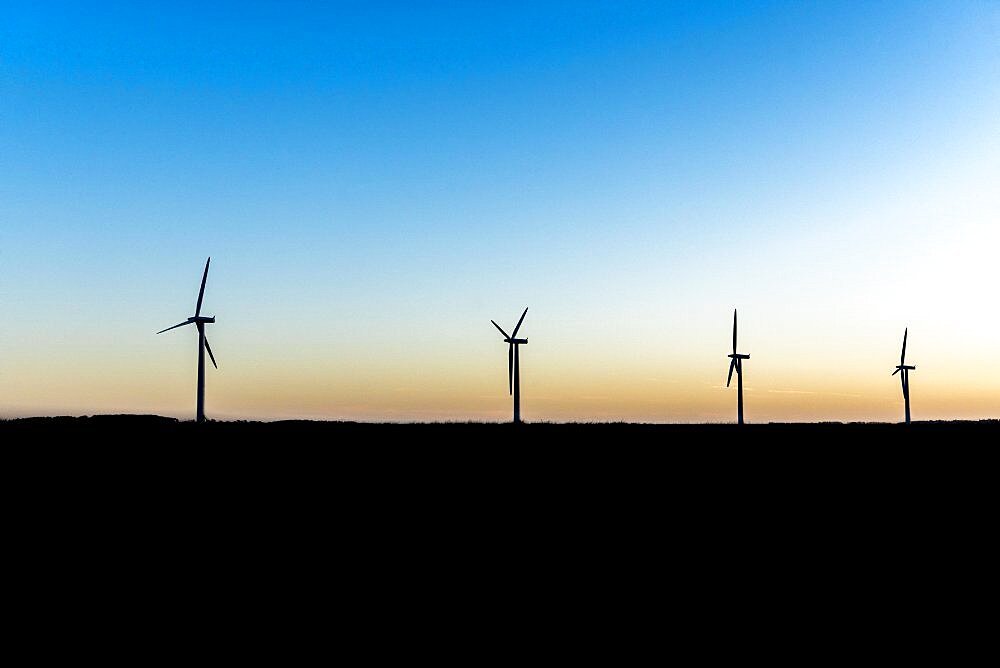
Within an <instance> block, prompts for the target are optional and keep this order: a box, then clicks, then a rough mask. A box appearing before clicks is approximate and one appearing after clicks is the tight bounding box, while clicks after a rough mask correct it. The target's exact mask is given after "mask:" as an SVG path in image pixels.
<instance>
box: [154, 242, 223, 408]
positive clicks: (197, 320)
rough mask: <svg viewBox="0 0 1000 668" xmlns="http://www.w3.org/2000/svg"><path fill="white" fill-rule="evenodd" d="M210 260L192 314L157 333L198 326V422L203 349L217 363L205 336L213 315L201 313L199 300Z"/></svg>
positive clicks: (202, 388) (202, 393) (201, 402)
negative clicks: (187, 326) (185, 326)
mask: <svg viewBox="0 0 1000 668" xmlns="http://www.w3.org/2000/svg"><path fill="white" fill-rule="evenodd" d="M211 261H212V258H208V262H206V263H205V273H204V274H202V277H201V290H199V291H198V304H197V306H195V307H194V315H193V316H191V317H190V318H188V319H187V320H185V321H184V322H179V323H177V324H176V325H174V326H173V327H167V328H166V329H161V330H160V331H158V332H157V334H162V333H163V332H168V331H170V330H171V329H176V328H178V327H183V326H184V325H190V324H192V323H194V324H195V325H196V326H197V327H198V418H197V419H198V422H204V421H205V351H206V350H207V351H208V356H209V357H211V358H212V366H214V367H215V368H216V369H218V368H219V365H218V364H216V363H215V355H213V354H212V346H210V345H208V339H207V338H205V325H206V324H208V323H210V322H215V316H214V315H213V316H212V317H208V316H204V315H201V300H202V299H203V298H204V297H205V281H206V279H208V265H209V263H210V262H211Z"/></svg>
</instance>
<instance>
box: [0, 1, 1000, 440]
mask: <svg viewBox="0 0 1000 668" xmlns="http://www.w3.org/2000/svg"><path fill="white" fill-rule="evenodd" d="M318 4H319V3H305V2H274V3H255V2H248V1H245V0H244V1H242V2H238V3H237V2H234V3H221V2H220V3H205V2H197V3H195V2H177V1H173V2H169V3H162V4H161V3H153V2H144V3H124V2H122V3H115V2H100V3H93V4H91V5H88V3H82V2H73V3H58V2H46V3H36V2H32V3H28V2H24V3H22V2H10V1H8V2H4V3H3V4H2V5H0V306H2V312H3V314H4V318H3V322H2V323H0V416H20V415H43V414H92V413H107V412H143V413H159V414H163V415H173V416H179V417H185V418H188V417H192V416H193V412H194V389H195V387H194V383H195V364H196V353H197V347H196V333H195V331H194V329H193V328H186V329H180V330H177V331H172V332H168V333H166V334H162V335H159V336H156V335H154V334H153V333H154V332H156V331H157V330H159V329H162V328H163V327H166V326H168V325H172V324H174V323H176V322H179V321H180V320H182V319H184V318H185V317H187V316H188V315H191V314H192V312H193V308H194V302H195V299H196V297H197V288H198V282H199V280H200V273H201V270H202V267H203V266H204V262H205V258H206V256H208V255H211V256H212V258H213V260H212V271H211V274H210V276H209V282H208V289H207V292H206V297H205V310H206V311H207V313H208V314H215V315H217V317H218V322H217V324H215V325H212V326H210V327H209V336H210V340H211V341H212V346H213V349H214V351H215V353H216V356H217V358H218V360H219V364H220V367H221V369H220V371H218V372H216V371H215V370H213V369H211V368H210V369H209V370H208V391H207V396H208V398H207V413H208V414H209V416H210V417H216V418H238V417H254V418H264V419H271V418H284V417H315V418H352V419H364V420H378V419H391V420H426V419H486V420H498V419H509V415H510V397H509V396H508V395H507V391H506V390H507V377H506V374H507V369H506V364H507V361H506V355H507V351H506V348H505V345H504V344H503V342H502V341H501V339H500V336H499V335H498V333H497V332H496V331H495V330H494V329H493V327H492V325H490V322H489V320H490V318H494V319H496V320H497V321H498V322H499V323H500V324H501V325H502V326H504V327H505V328H506V327H508V326H513V324H514V322H515V321H516V319H517V316H518V315H519V314H520V312H521V310H522V309H523V308H524V307H525V306H530V308H531V310H530V311H529V313H528V316H527V318H526V319H525V323H524V327H523V329H522V333H523V335H525V336H527V337H528V338H529V339H530V344H529V345H528V346H526V347H524V348H523V349H522V357H521V361H522V387H523V414H524V417H525V419H527V420H571V419H598V420H619V419H624V420H647V421H657V422H677V421H732V420H734V419H735V407H736V395H735V389H732V388H731V389H728V390H727V389H726V388H725V387H724V386H725V376H726V371H727V369H728V362H729V360H728V359H727V358H726V354H727V353H728V352H729V348H730V327H731V318H732V310H733V308H734V307H738V308H739V309H740V332H741V339H740V348H741V352H749V353H750V354H751V355H752V358H751V359H750V360H749V361H748V362H747V363H746V364H745V371H746V374H745V383H746V415H747V419H748V421H751V422H763V421H768V420H796V421H798V420H898V419H901V417H902V397H901V392H900V388H899V383H898V378H893V377H890V375H889V374H890V373H891V371H892V369H893V366H894V365H895V364H896V363H897V360H898V355H899V347H900V343H901V338H902V334H903V328H904V327H907V326H908V327H909V328H910V343H909V348H908V355H907V361H908V362H909V363H913V364H916V365H917V370H916V371H915V372H913V374H912V375H911V387H912V389H911V391H912V401H913V415H914V419H937V418H979V417H998V416H1000V369H998V368H997V365H996V364H995V363H994V361H993V360H994V358H995V355H996V352H997V348H998V346H1000V310H998V308H1000V303H998V302H1000V296H998V295H1000V290H998V288H1000V272H998V269H997V267H998V264H1000V187H998V184H1000V3H997V2H961V1H956V0H952V1H948V2H919V3H908V2H886V3H879V2H859V3H853V2H829V3H819V2H817V3H799V2H795V3H732V2H727V3H707V2H691V3H667V2H650V3H627V2H626V3H619V2H604V3H591V2H580V1H575V2H565V3H545V2H539V1H533V2H525V3H515V2H502V3H500V2H498V3H495V4H487V3H424V2H405V3H404V2H400V3H343V4H339V3H327V4H325V5H324V6H323V7H318V6H317V5H318ZM508 331H509V330H508Z"/></svg>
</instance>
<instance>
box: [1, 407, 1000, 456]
mask: <svg viewBox="0 0 1000 668" xmlns="http://www.w3.org/2000/svg"><path fill="white" fill-rule="evenodd" d="M0 436H3V437H5V438H7V439H11V440H12V441H13V440H19V439H35V438H40V439H46V440H48V439H52V438H55V439H59V440H58V441H57V443H58V444H61V445H69V444H72V443H85V442H86V443H95V444H118V445H134V446H142V445H155V444H160V443H164V444H165V443H171V442H175V443H180V442H190V440H189V439H197V440H201V439H205V442H204V444H205V445H208V444H209V443H210V444H211V445H212V446H213V447H232V446H292V445H299V446H332V445H337V446H344V447H347V448H354V447H356V446H359V445H376V444H377V445H382V446H435V447H436V446H483V445H506V446H509V447H512V448H522V447H525V446H542V447H555V448H565V447H572V446H601V447H620V446H637V447H645V446H685V447H687V446H694V445H710V444H714V445H736V444H739V445H742V446H770V445H780V446H799V447H806V446H810V445H834V444H836V445H843V446H847V447H852V446H858V445H865V444H867V445H872V446H879V447H882V448H886V447H893V446H897V445H916V444H921V445H956V444H959V443H963V442H964V443H965V444H967V445H974V444H975V443H977V442H982V441H983V440H984V439H993V438H996V437H997V436H1000V420H982V421H952V422H942V421H935V422H915V423H913V424H910V425H905V424H888V423H863V422H854V423H840V422H822V423H767V424H747V425H744V426H742V427H740V426H738V425H735V424H633V423H622V422H611V423H549V422H541V423H526V424H522V425H512V424H498V423H484V422H454V423H451V422H447V423H413V424H411V423H369V422H322V421H305V420H287V421H277V422H250V421H231V422H214V421H209V422H207V423H205V424H201V425H199V424H196V423H194V422H193V421H181V420H176V419H174V418H165V417H160V416H156V415H95V416H90V417H52V418H21V419H13V420H0ZM177 439H181V441H177Z"/></svg>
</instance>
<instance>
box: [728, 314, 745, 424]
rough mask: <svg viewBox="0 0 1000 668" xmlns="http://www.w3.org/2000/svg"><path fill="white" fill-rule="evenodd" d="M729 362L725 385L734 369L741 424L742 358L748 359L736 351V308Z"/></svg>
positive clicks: (730, 379) (731, 378) (731, 379)
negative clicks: (731, 351)
mask: <svg viewBox="0 0 1000 668" xmlns="http://www.w3.org/2000/svg"><path fill="white" fill-rule="evenodd" d="M727 357H729V358H730V362H729V378H728V379H727V380H726V387H729V384H730V383H731V382H733V371H736V393H737V399H736V402H737V403H736V407H737V412H738V415H739V424H743V360H748V359H750V356H749V355H744V354H743V353H738V352H736V309H733V354H732V355H727Z"/></svg>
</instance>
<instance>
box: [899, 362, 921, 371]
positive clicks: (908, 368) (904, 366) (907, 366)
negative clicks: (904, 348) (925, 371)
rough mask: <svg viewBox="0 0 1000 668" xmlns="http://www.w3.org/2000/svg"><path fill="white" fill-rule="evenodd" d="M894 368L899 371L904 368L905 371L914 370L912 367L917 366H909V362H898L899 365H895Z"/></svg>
mask: <svg viewBox="0 0 1000 668" xmlns="http://www.w3.org/2000/svg"><path fill="white" fill-rule="evenodd" d="M896 368H897V369H899V370H900V371H902V370H903V369H906V370H907V371H913V370H914V369H916V368H917V367H915V366H910V365H909V364H900V365H899V366H897V367H896Z"/></svg>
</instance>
